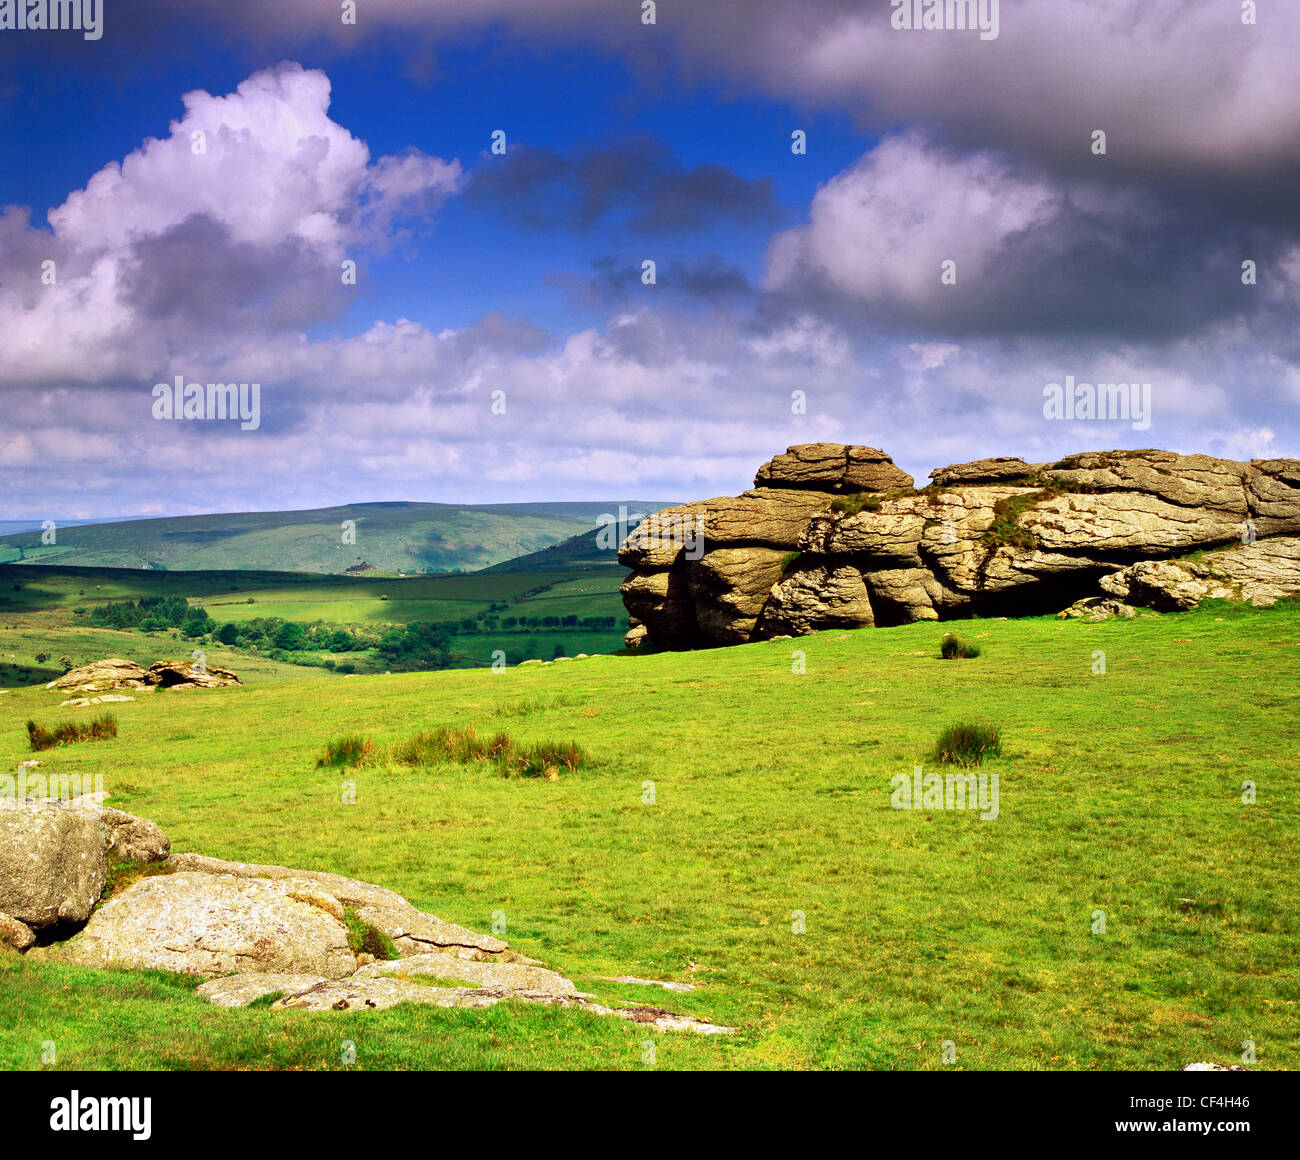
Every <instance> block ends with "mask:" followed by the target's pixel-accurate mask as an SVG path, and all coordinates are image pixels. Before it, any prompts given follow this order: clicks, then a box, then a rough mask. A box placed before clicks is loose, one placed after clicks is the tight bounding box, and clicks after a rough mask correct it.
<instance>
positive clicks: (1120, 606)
mask: <svg viewBox="0 0 1300 1160" xmlns="http://www.w3.org/2000/svg"><path fill="white" fill-rule="evenodd" d="M1136 615H1137V610H1136V609H1135V608H1134V607H1133V606H1132V605H1131V604H1125V603H1124V602H1123V601H1122V600H1113V599H1108V598H1107V597H1105V596H1085V597H1084V598H1083V599H1082V600H1076V601H1075V602H1074V603H1073V604H1071V605H1070V607H1069V608H1063V609H1061V611H1060V612H1058V613H1057V614H1056V616H1057V619H1058V620H1086V621H1088V622H1089V623H1095V622H1097V621H1102V620H1113V619H1115V618H1116V617H1118V618H1119V619H1120V620H1132V619H1133V617H1135V616H1136Z"/></svg>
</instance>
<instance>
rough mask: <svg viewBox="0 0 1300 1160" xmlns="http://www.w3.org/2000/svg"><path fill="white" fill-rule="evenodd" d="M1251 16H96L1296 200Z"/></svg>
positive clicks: (300, 8)
mask: <svg viewBox="0 0 1300 1160" xmlns="http://www.w3.org/2000/svg"><path fill="white" fill-rule="evenodd" d="M1258 8H1259V14H1258V22H1257V23H1256V24H1254V25H1247V24H1243V22H1242V20H1241V6H1240V5H1239V4H1237V3H1235V2H1223V3H1200V4H1189V3H1187V2H1186V0H1052V3H1043V2H1042V0H1000V4H999V31H998V36H997V39H995V40H983V39H981V37H980V35H979V33H978V32H971V33H965V32H941V33H926V32H912V31H899V30H896V29H894V28H892V27H891V23H890V16H891V13H892V8H891V6H890V4H888V3H886V2H885V0H878V2H871V3H867V2H864V0H709V2H708V3H690V4H686V3H667V2H661V3H659V5H658V11H657V21H656V23H655V24H654V25H653V26H647V25H644V24H642V23H641V20H640V4H639V3H636V2H635V0H623V2H618V3H613V2H611V0H528V2H527V3H520V2H519V0H476V2H475V3H472V4H467V3H465V2H464V0H366V2H365V4H364V5H363V6H362V10H363V17H362V19H361V20H359V22H358V24H357V25H356V26H353V27H348V26H344V25H342V23H341V22H340V20H339V10H338V6H337V5H334V4H322V3H320V2H319V0H281V2H279V3H276V4H261V3H253V2H250V3H244V4H240V3H231V2H230V0H191V2H189V3H187V4H185V5H184V6H183V8H178V7H177V6H176V5H175V4H174V3H173V2H172V0H133V2H130V0H123V2H122V3H119V4H116V5H113V6H111V8H110V9H109V12H108V14H107V18H108V19H109V20H110V34H111V29H112V25H111V21H113V20H116V21H117V26H118V29H119V31H118V33H117V35H129V36H130V37H131V38H132V43H135V44H140V45H147V44H159V45H160V46H161V45H162V44H165V43H166V42H167V40H168V38H170V39H171V40H174V41H175V47H176V49H177V50H178V51H182V52H184V51H193V50H194V48H195V45H196V38H195V36H194V23H193V22H194V21H196V20H199V21H203V22H205V23H206V25H207V26H208V27H209V28H210V29H211V31H212V35H213V36H214V37H216V38H218V39H222V40H225V41H227V42H228V43H229V44H230V45H232V46H234V47H238V46H241V45H242V46H245V47H247V48H255V49H259V50H261V51H265V50H267V49H268V48H270V49H283V50H287V51H290V52H292V50H293V47H294V46H295V45H301V44H304V43H311V44H312V45H313V46H317V45H321V44H333V45H334V47H335V49H336V50H337V51H339V52H350V51H355V50H356V48H357V47H358V45H360V44H365V43H367V42H368V41H369V40H370V39H372V38H383V37H388V38H390V39H392V40H397V39H399V38H400V42H401V44H402V45H403V46H404V47H405V48H406V49H408V50H409V51H410V52H417V51H418V52H420V53H423V54H427V55H429V56H430V57H432V56H433V55H436V53H437V51H438V49H439V48H441V47H442V46H444V45H450V44H455V43H458V42H463V41H464V40H465V39H466V38H472V37H475V36H481V35H482V34H483V32H484V31H485V30H492V31H493V32H494V33H495V32H503V33H504V34H505V35H507V36H509V37H511V38H512V39H513V43H514V44H516V45H518V46H524V47H528V48H533V49H535V50H536V51H538V52H541V53H545V52H548V51H550V50H552V49H555V48H558V47H566V48H572V47H573V46H574V45H585V46H587V47H591V48H595V49H597V50H600V51H603V52H608V53H613V54H616V55H617V56H619V57H620V58H621V59H622V60H624V61H625V62H626V63H627V65H628V66H629V67H630V68H632V69H633V70H640V71H641V72H643V73H647V74H657V75H658V83H661V84H694V85H700V86H707V87H713V88H722V89H725V90H726V91H728V92H741V93H744V92H749V93H757V94H763V95H768V96H774V97H777V98H779V99H783V100H790V101H794V102H796V103H797V104H799V105H802V106H807V107H813V108H834V109H837V110H842V111H845V112H848V113H849V114H850V115H852V116H854V117H856V118H857V119H858V120H859V121H860V122H861V123H862V124H863V125H864V126H866V127H868V128H871V129H874V130H882V131H883V130H889V129H891V128H895V127H897V126H898V125H899V124H903V123H907V124H912V125H918V126H924V127H925V128H927V130H928V131H930V132H931V133H932V135H934V136H936V137H938V138H942V139H945V140H949V141H951V142H953V143H956V144H961V145H964V146H966V147H976V148H983V147H992V148H999V149H1007V150H1011V151H1014V152H1019V153H1023V154H1025V155H1026V156H1029V157H1033V158H1035V159H1036V160H1038V161H1039V162H1040V163H1042V164H1046V165H1048V166H1049V167H1051V168H1053V169H1056V170H1058V171H1074V172H1078V171H1082V170H1084V169H1085V168H1086V167H1088V166H1089V165H1091V164H1092V159H1091V157H1090V155H1089V153H1088V149H1087V145H1088V140H1089V135H1090V134H1091V133H1092V132H1093V131H1094V130H1096V129H1104V130H1106V131H1107V132H1108V133H1109V134H1110V135H1111V139H1112V141H1113V146H1114V147H1113V148H1112V150H1111V152H1110V155H1109V158H1108V161H1107V165H1108V166H1109V168H1110V170H1111V171H1112V173H1113V174H1114V175H1115V176H1116V177H1123V178H1125V179H1127V180H1132V179H1136V178H1151V179H1161V180H1166V179H1172V180H1175V181H1178V182H1183V181H1198V182H1208V183H1212V184H1217V185H1221V186H1223V187H1225V189H1231V190H1234V191H1235V192H1236V195H1237V196H1238V197H1254V196H1258V197H1260V198H1262V199H1264V200H1268V199H1270V198H1271V197H1273V196H1275V194H1274V193H1270V187H1271V189H1272V190H1274V191H1276V190H1277V189H1278V188H1279V187H1280V186H1286V187H1287V188H1288V189H1290V190H1291V192H1292V193H1294V192H1295V191H1296V189H1297V182H1300V160H1298V158H1297V152H1296V147H1295V142H1296V140H1297V138H1298V137H1300V86H1296V85H1294V84H1290V83H1288V79H1289V78H1290V76H1291V75H1292V73H1293V71H1294V49H1293V44H1294V39H1295V35H1296V31H1297V29H1300V0H1269V2H1268V3H1261V4H1260V5H1259V6H1258ZM3 48H4V46H3V45H0V50H3ZM33 49H34V50H35V49H39V50H41V51H45V52H58V51H66V52H77V53H79V54H80V59H84V62H85V65H86V66H87V67H89V68H92V69H93V68H97V67H98V68H105V67H107V68H111V67H113V66H112V64H111V61H110V59H109V58H110V56H111V54H106V53H94V52H89V51H87V50H86V48H85V46H84V45H83V44H80V43H79V42H78V41H77V40H76V39H75V38H69V39H68V40H66V41H56V40H55V39H53V38H51V39H50V40H48V41H45V42H42V44H40V45H38V46H33ZM814 147H815V143H814Z"/></svg>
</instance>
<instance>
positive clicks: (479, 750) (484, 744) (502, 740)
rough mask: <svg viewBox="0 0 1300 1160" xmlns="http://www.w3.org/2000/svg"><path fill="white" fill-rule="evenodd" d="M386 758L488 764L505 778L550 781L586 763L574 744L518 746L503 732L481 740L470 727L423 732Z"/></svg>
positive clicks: (421, 762) (400, 761) (418, 762)
mask: <svg viewBox="0 0 1300 1160" xmlns="http://www.w3.org/2000/svg"><path fill="white" fill-rule="evenodd" d="M389 757H390V758H391V759H392V760H393V761H395V762H397V763H398V764H399V765H417V766H420V765H437V764H440V763H441V762H444V761H456V762H460V763H461V764H462V765H471V764H475V763H482V764H489V763H490V764H493V765H495V766H496V767H497V768H498V769H499V770H500V771H501V774H502V776H504V777H546V778H552V779H553V778H555V777H558V776H559V771H560V769H561V768H563V769H566V770H568V771H569V772H570V773H576V772H577V770H578V768H579V766H581V765H582V764H583V762H585V761H586V760H587V755H586V753H584V752H583V749H582V747H581V746H580V745H578V744H577V743H576V742H573V741H566V742H554V741H539V742H534V743H533V744H531V745H521V744H519V743H518V742H516V741H515V740H514V739H513V738H512V737H511V736H510V734H509V733H507V732H504V731H503V732H498V733H496V734H494V735H493V736H492V737H490V738H487V739H484V738H481V737H480V736H479V735H478V731H477V730H476V729H475V728H474V726H473V725H465V726H462V727H459V728H448V727H446V726H443V727H441V728H438V729H433V730H423V731H421V732H419V733H417V734H416V735H415V736H414V737H410V738H407V740H405V741H399V742H398V743H397V744H396V745H394V746H393V747H392V748H391V749H390V750H389Z"/></svg>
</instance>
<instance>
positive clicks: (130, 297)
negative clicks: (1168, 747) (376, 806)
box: [0, 0, 1300, 519]
mask: <svg viewBox="0 0 1300 1160" xmlns="http://www.w3.org/2000/svg"><path fill="white" fill-rule="evenodd" d="M984 2H985V8H986V11H987V10H988V0H984ZM6 7H8V5H7V4H6V3H0V519H45V518H54V519H58V518H74V517H75V518H91V517H116V516H150V515H182V514H192V513H199V512H210V511H241V510H280V509H291V508H308V507H316V506H327V505H333V504H342V503H357V502H367V501H383V500H418V501H430V502H444V503H506V502H526V501H532V500H539V501H540V500H600V499H607V498H614V497H619V496H630V495H635V496H642V497H648V498H656V499H663V500H668V499H680V500H686V499H695V498H703V497H707V496H713V495H721V494H735V493H737V492H739V491H740V490H742V489H744V488H746V487H748V486H751V484H752V479H753V474H754V472H755V470H756V469H757V467H758V466H759V465H760V464H761V463H762V462H764V461H765V460H767V459H769V458H770V457H771V456H772V455H773V454H776V453H778V452H780V451H782V450H784V449H785V448H786V447H787V446H789V445H791V444H796V443H806V442H816V441H831V442H843V443H857V444H865V445H868V446H872V447H879V448H882V449H884V450H885V451H887V452H888V453H889V454H891V455H892V456H893V457H894V459H895V461H896V462H897V463H899V465H900V466H902V467H903V468H904V469H905V470H907V471H910V472H911V473H912V474H913V475H914V476H916V478H917V482H918V483H923V482H924V481H925V479H926V477H927V476H928V475H929V473H930V471H931V470H932V469H933V468H936V467H940V466H943V465H945V464H949V463H956V462H963V461H966V460H971V459H976V458H982V457H984V456H992V455H1018V456H1021V457H1023V458H1025V459H1026V460H1028V461H1030V462H1040V461H1048V460H1054V459H1056V458H1059V457H1061V456H1063V455H1066V454H1069V453H1072V452H1078V451H1084V450H1102V449H1109V448H1117V447H1134V448H1135V447H1162V448H1168V449H1172V450H1176V451H1182V452H1188V453H1190V452H1205V453H1209V454H1214V455H1221V456H1226V457H1229V458H1238V459H1250V458H1273V457H1296V456H1300V423H1298V422H1297V405H1298V404H1300V327H1297V325H1296V322H1297V307H1298V306H1300V79H1298V73H1297V69H1296V64H1295V51H1294V46H1295V44H1296V43H1298V42H1300V0H1264V2H1261V3H1260V4H1259V5H1258V8H1257V9H1256V7H1255V5H1253V4H1250V3H1249V2H1248V3H1245V4H1242V3H1239V2H1238V0H1053V2H1052V3H1043V2H1042V0H1001V3H1000V4H998V5H997V13H998V19H997V25H996V32H997V35H996V36H988V35H982V34H981V32H980V31H979V30H978V29H960V28H942V27H938V28H925V29H900V28H896V27H893V25H894V23H896V22H897V21H898V19H899V18H900V17H899V15H898V10H897V8H896V7H895V6H891V4H890V3H889V2H888V0H878V2H877V0H862V2H848V0H798V2H795V0H743V2H742V0H710V2H709V3H708V4H702V3H699V2H698V0H689V2H688V0H662V2H660V3H658V4H655V5H649V6H648V5H646V3H645V0H528V2H527V3H521V2H518V0H358V3H357V4H356V5H355V23H345V19H346V15H347V13H348V9H349V7H350V6H349V5H348V4H346V3H342V4H340V3H334V2H333V0H280V2H278V3H276V4H274V5H269V4H265V3H262V2H261V0H251V2H249V3H238V2H230V0H224V2H223V0H188V2H184V3H177V2H174V0H168V2H164V0H103V5H102V23H101V24H100V26H99V31H100V35H99V37H98V39H88V38H86V36H84V35H83V33H82V32H79V31H75V30H69V31H50V30H42V29H31V28H28V29H21V30H20V29H16V28H15V29H10V28H6V27H5V23H6V21H5V18H4V11H3V10H4V9H5V8H6ZM651 18H653V19H651ZM986 27H987V26H986ZM1099 131H1100V132H1101V133H1103V134H1104V141H1102V140H1101V139H1100V138H1099V137H1098V136H1097V134H1098V132H1099ZM494 135H495V136H494ZM647 262H652V263H653V264H654V266H653V273H654V277H653V281H650V280H649V276H648V274H647V267H646V266H645V263H647ZM349 264H355V266H354V268H355V280H354V281H352V280H350V278H349V276H348V271H349V270H350V269H352V268H353V267H352V266H350V265H349ZM1247 264H1248V265H1247ZM177 376H180V377H181V380H182V385H184V384H187V383H198V384H201V385H202V384H207V383H214V382H215V383H231V382H235V383H239V382H243V383H249V384H252V383H256V384H258V386H259V393H258V395H257V415H256V425H255V426H250V424H248V423H241V422H239V421H238V420H231V419H229V418H226V419H223V418H220V417H216V416H215V415H212V414H195V415H194V416H193V417H190V418H184V417H178V418H168V417H166V416H165V415H163V416H162V417H159V415H158V407H159V399H158V398H157V392H156V391H155V388H156V387H157V386H158V385H159V384H172V383H174V382H175V380H176V378H177ZM1067 383H1073V384H1082V383H1089V384H1097V383H1129V384H1135V385H1145V384H1150V387H1149V391H1148V392H1147V393H1146V397H1147V398H1149V406H1147V407H1146V408H1143V413H1142V414H1141V416H1135V415H1134V414H1127V415H1124V414H1119V413H1115V414H1104V413H1103V414H1102V415H1099V416H1096V417H1088V416H1087V413H1086V412H1083V411H1081V410H1080V411H1075V412H1073V414H1074V416H1075V417H1068V416H1062V415H1061V414H1060V413H1059V412H1057V413H1053V412H1051V409H1050V408H1049V407H1048V405H1047V404H1046V402H1045V389H1046V388H1048V386H1049V385H1050V384H1067ZM1142 397H1143V396H1142V394H1141V393H1135V394H1134V395H1133V400H1134V402H1135V403H1137V402H1138V400H1139V399H1141V398H1142ZM248 398H249V399H250V400H251V398H252V396H251V395H250V396H248Z"/></svg>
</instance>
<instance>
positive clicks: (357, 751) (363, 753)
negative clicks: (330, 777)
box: [316, 733, 375, 769]
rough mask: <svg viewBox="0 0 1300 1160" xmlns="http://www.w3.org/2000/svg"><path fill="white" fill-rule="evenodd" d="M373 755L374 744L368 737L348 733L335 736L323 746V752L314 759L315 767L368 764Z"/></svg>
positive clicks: (341, 767)
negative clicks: (342, 735)
mask: <svg viewBox="0 0 1300 1160" xmlns="http://www.w3.org/2000/svg"><path fill="white" fill-rule="evenodd" d="M374 757H375V746H374V743H373V742H372V741H371V740H370V738H369V737H362V736H361V735H360V734H359V733H350V734H349V735H348V736H346V737H336V738H335V739H334V740H333V741H331V742H330V743H329V744H328V745H326V746H325V752H324V753H322V754H321V755H320V756H319V757H318V758H317V759H316V768H317V769H323V768H327V767H328V768H330V769H348V768H351V767H352V766H356V765H368V764H369V763H370V762H371V761H373V760H374Z"/></svg>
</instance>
